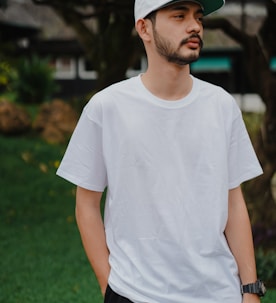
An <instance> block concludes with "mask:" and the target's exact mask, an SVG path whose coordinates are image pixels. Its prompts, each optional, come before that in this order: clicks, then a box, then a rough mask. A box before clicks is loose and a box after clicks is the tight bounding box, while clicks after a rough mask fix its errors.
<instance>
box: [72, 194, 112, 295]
mask: <svg viewBox="0 0 276 303" xmlns="http://www.w3.org/2000/svg"><path fill="white" fill-rule="evenodd" d="M100 198H101V194H100V193H95V192H89V191H86V190H84V189H80V188H78V190H77V199H76V200H77V202H76V219H77V224H78V228H79V231H80V235H81V238H82V243H83V246H84V250H85V252H86V255H87V257H88V260H89V262H90V264H91V266H92V268H93V270H94V272H95V275H96V277H97V279H98V282H99V285H100V288H101V291H102V294H104V293H105V290H106V287H107V283H108V276H109V272H110V266H109V262H108V258H109V251H108V248H107V245H106V237H105V231H104V225H103V221H102V217H101V212H100Z"/></svg>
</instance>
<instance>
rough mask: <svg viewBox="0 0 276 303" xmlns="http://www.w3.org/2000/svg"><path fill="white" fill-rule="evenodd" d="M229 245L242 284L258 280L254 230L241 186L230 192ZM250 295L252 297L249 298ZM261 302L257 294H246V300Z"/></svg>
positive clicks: (226, 233) (227, 230)
mask: <svg viewBox="0 0 276 303" xmlns="http://www.w3.org/2000/svg"><path fill="white" fill-rule="evenodd" d="M225 236H226V238H227V241H228V245H229V247H230V249H231V251H232V253H233V255H234V257H235V259H236V262H237V265H238V269H239V275H240V279H241V283H242V284H244V285H245V284H249V283H255V282H256V280H257V273H256V263H255V254H254V246H253V238H252V230H251V225H250V220H249V216H248V211H247V208H246V204H245V201H244V198H243V195H242V192H241V189H240V188H236V189H233V190H230V192H229V213H228V222H227V226H226V229H225ZM248 297H250V299H249V300H248ZM246 300H248V301H247V302H259V298H258V297H257V296H256V295H250V294H249V295H245V296H244V302H245V301H246Z"/></svg>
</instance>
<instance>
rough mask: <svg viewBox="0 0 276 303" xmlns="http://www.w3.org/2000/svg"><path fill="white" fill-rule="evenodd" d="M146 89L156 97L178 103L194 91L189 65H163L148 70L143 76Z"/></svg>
mask: <svg viewBox="0 0 276 303" xmlns="http://www.w3.org/2000/svg"><path fill="white" fill-rule="evenodd" d="M142 82H143V84H144V85H145V87H146V88H147V89H148V90H149V91H150V92H151V93H152V94H153V95H155V96H156V97H158V98H161V99H164V100H168V101H176V100H180V99H182V98H184V97H185V96H187V95H188V94H189V93H190V91H191V90H192V86H193V81H192V78H191V76H190V67H189V65H185V66H181V67H179V66H176V65H173V64H166V65H161V66H158V67H156V68H153V67H151V66H150V65H149V68H148V70H147V71H146V72H145V73H144V74H143V75H142Z"/></svg>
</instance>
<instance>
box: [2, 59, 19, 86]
mask: <svg viewBox="0 0 276 303" xmlns="http://www.w3.org/2000/svg"><path fill="white" fill-rule="evenodd" d="M14 74H15V70H14V69H13V68H12V66H11V65H10V64H9V63H8V62H7V61H0V88H1V90H2V89H8V86H9V84H10V82H11V79H12V78H13V77H14Z"/></svg>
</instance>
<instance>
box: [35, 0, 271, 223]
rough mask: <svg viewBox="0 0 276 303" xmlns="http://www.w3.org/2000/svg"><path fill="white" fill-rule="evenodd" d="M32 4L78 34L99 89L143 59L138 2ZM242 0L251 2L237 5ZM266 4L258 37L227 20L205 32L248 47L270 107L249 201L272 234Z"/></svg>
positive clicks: (251, 75) (209, 24)
mask: <svg viewBox="0 0 276 303" xmlns="http://www.w3.org/2000/svg"><path fill="white" fill-rule="evenodd" d="M32 1H33V2H34V3H35V4H38V5H48V6H50V7H52V8H53V9H54V11H55V12H56V13H57V14H58V15H59V16H60V17H61V18H62V19H63V20H64V21H65V22H66V23H67V24H68V25H70V26H71V27H72V28H73V29H74V30H75V32H76V33H77V36H78V38H79V40H80V42H81V43H82V45H83V47H84V49H85V50H86V53H87V57H88V59H90V61H91V62H92V64H93V65H94V67H95V70H96V71H97V72H98V76H99V82H98V86H97V89H101V88H103V87H105V86H107V85H109V84H112V83H114V82H117V81H119V80H122V79H124V77H125V72H126V70H127V68H128V67H129V66H131V64H132V63H133V62H134V61H135V59H136V58H139V56H141V52H142V48H141V47H140V44H139V42H138V41H139V40H138V39H137V37H136V36H135V35H134V34H133V26H134V16H133V5H134V0H78V1H77V0H67V1H64V0H32ZM232 1H234V0H232ZM239 1H240V2H244V1H245V0H236V2H239ZM248 1H249V2H250V1H256V0H248ZM263 1H265V4H266V8H267V16H266V18H265V20H264V22H263V24H262V27H261V28H260V30H259V32H258V34H257V35H250V34H248V33H246V32H244V31H243V30H242V29H239V28H237V27H235V26H233V25H232V24H231V23H230V22H229V21H228V20H226V19H222V18H207V19H206V23H205V27H206V28H209V29H221V30H222V31H224V32H225V33H226V34H227V35H228V36H229V37H231V38H233V39H234V40H236V41H237V42H238V43H239V44H240V45H241V46H242V48H243V50H244V53H245V54H246V57H244V66H245V71H246V75H247V77H248V80H249V82H250V83H251V86H252V87H254V88H255V91H256V93H258V94H259V95H260V96H261V98H262V100H263V101H264V103H265V105H266V112H265V117H264V121H263V125H262V127H261V129H260V133H259V136H258V139H257V140H256V142H255V148H256V151H257V153H258V156H259V159H260V160H261V162H262V166H263V168H264V175H263V176H262V177H259V178H257V179H256V180H254V181H253V182H250V183H248V185H247V188H246V189H247V190H246V193H247V196H248V200H249V201H251V200H253V201H257V202H256V205H255V206H254V210H253V211H252V218H253V222H263V224H264V227H265V228H266V229H268V228H270V227H271V225H272V224H274V225H275V228H276V204H275V202H274V199H273V195H272V190H271V180H272V177H273V176H274V174H275V171H276V77H275V76H274V75H273V73H272V72H271V70H270V60H271V58H272V56H275V53H276V39H275V36H276V32H275V31H276V26H275V23H276V4H275V0H261V2H263ZM229 2H230V0H229ZM91 18H93V19H94V20H95V22H94V24H93V26H89V25H88V23H87V22H86V21H87V20H88V19H91ZM268 210H269V211H268Z"/></svg>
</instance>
